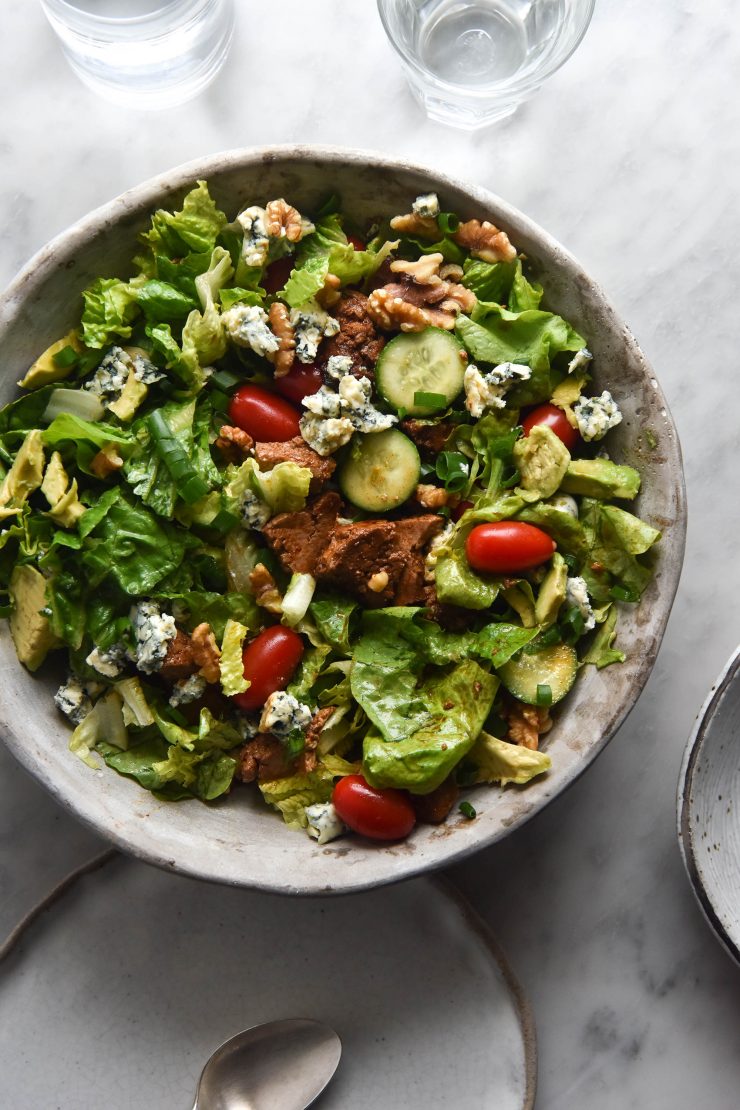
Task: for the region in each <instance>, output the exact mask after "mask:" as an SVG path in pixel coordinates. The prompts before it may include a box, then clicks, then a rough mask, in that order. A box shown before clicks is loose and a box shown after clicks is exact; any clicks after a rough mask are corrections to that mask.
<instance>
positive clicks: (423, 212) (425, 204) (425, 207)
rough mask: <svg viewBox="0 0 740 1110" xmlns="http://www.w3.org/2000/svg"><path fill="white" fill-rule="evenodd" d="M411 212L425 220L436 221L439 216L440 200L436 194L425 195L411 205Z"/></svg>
mask: <svg viewBox="0 0 740 1110" xmlns="http://www.w3.org/2000/svg"><path fill="white" fill-rule="evenodd" d="M411 211H412V212H413V213H415V215H417V216H421V218H422V219H424V220H436V218H437V216H438V215H439V198H438V196H437V194H436V193H424V194H423V195H422V196H420V197H417V198H416V200H415V201H414V203H413V204H412V205H411Z"/></svg>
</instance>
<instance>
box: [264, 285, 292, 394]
mask: <svg viewBox="0 0 740 1110" xmlns="http://www.w3.org/2000/svg"><path fill="white" fill-rule="evenodd" d="M268 319H269V322H270V330H271V331H272V334H273V335H274V336H275V338H276V339H277V340H278V343H279V344H280V346H279V347H278V349H277V351H274V352H273V353H271V354H268V356H267V357H268V359H269V360H270V362H271V363H272V364H273V366H274V367H275V377H276V378H284V377H285V375H286V374H287V373H288V372H289V371H290V368H291V366H292V365H293V362H294V361H295V332H294V331H293V325H292V324H291V322H290V313H289V312H288V309H287V308H286V306H285V305H284V304H282V303H281V302H280V301H274V302H273V303H272V304H271V305H270V312H269V314H268Z"/></svg>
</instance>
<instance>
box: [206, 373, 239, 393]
mask: <svg viewBox="0 0 740 1110" xmlns="http://www.w3.org/2000/svg"><path fill="white" fill-rule="evenodd" d="M209 381H210V383H211V384H212V385H215V386H217V387H218V388H219V389H224V390H228V389H234V388H235V387H236V386H237V385H241V384H242V383H243V381H244V378H243V377H242V376H241V375H240V374H235V373H234V372H233V370H216V372H215V373H213V374H211V376H210V378H209Z"/></svg>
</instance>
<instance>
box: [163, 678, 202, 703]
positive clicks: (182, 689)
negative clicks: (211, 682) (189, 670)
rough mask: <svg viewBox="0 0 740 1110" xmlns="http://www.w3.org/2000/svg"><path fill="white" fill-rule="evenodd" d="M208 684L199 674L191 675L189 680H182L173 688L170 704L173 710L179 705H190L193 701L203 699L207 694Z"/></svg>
mask: <svg viewBox="0 0 740 1110" xmlns="http://www.w3.org/2000/svg"><path fill="white" fill-rule="evenodd" d="M207 686H208V683H207V682H206V680H205V679H204V678H203V676H202V675H199V674H191V675H189V676H188V678H181V679H180V681H179V682H176V683H175V685H174V686H173V687H172V693H171V694H170V698H169V702H170V705H171V706H172V708H173V709H176V708H177V706H178V705H188V704H189V703H190V702H191V701H197V700H198V698H202V697H203V695H204V694H205V692H206V687H207Z"/></svg>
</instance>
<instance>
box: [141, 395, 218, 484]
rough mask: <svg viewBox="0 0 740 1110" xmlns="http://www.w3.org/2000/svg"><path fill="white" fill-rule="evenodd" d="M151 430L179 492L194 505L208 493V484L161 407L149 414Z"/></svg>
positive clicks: (154, 443) (154, 441) (158, 451)
mask: <svg viewBox="0 0 740 1110" xmlns="http://www.w3.org/2000/svg"><path fill="white" fill-rule="evenodd" d="M148 424H149V432H150V434H151V437H152V443H153V445H154V449H155V451H156V452H157V454H158V455H159V457H160V459H161V460H162V462H163V463H164V465H165V466H166V467H167V469H168V470H169V472H170V474H171V475H172V480H173V482H174V483H175V485H176V487H177V492H178V493H179V495H180V497H182V499H183V501H184V502H185V503H186V504H188V505H192V504H193V502H195V501H199V500H200V498H201V497H205V495H206V494H207V493H208V485H207V484H206V482H204V481H203V479H202V478H201V476H200V474H198V472H197V471H196V469H195V467H194V466H193V464H192V463H191V461H190V459H189V458H188V453H187V451H186V450H185V448H184V447H183V446H182V444H181V443H179V442H178V440H176V439H175V437H174V435H173V434H172V429H171V428H170V426H169V424H168V423H167V420H166V419H165V417H164V416H163V415H162V410H161V409H155V410H154V412H152V413H150V414H149V419H148Z"/></svg>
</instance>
